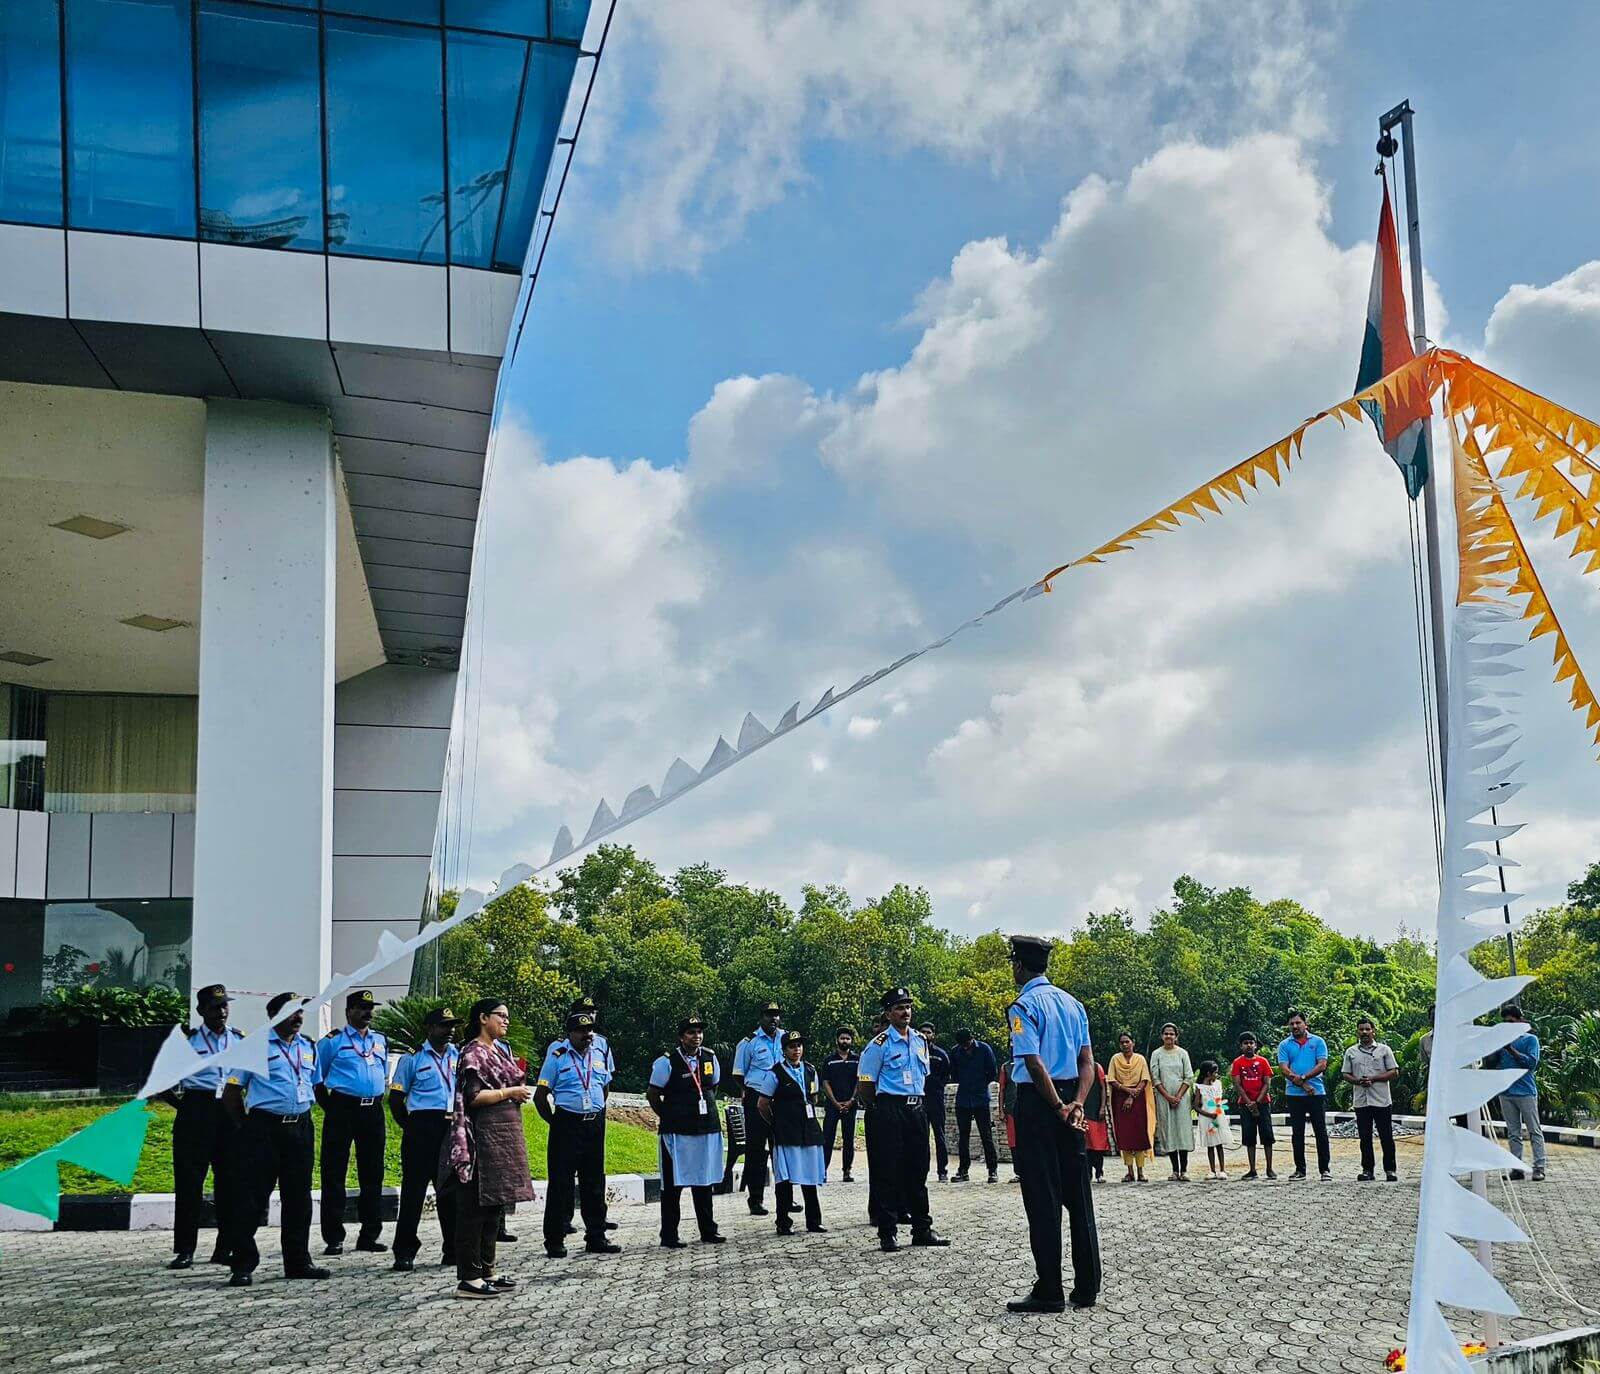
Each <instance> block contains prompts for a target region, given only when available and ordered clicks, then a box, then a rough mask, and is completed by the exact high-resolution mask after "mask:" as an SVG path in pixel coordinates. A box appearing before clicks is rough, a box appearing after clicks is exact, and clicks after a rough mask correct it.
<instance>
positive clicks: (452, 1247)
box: [394, 1111, 456, 1264]
mask: <svg viewBox="0 0 1600 1374" xmlns="http://www.w3.org/2000/svg"><path fill="white" fill-rule="evenodd" d="M449 1137H450V1117H449V1115H448V1114H447V1113H445V1112H443V1111H421V1112H408V1113H407V1114H406V1124H405V1127H404V1129H402V1130H401V1132H400V1218H399V1220H398V1221H396V1222H395V1224H394V1257H395V1258H396V1259H397V1260H401V1259H415V1258H416V1257H417V1252H418V1251H419V1250H421V1249H422V1240H421V1238H420V1237H419V1236H418V1235H417V1226H418V1224H419V1223H420V1222H421V1221H422V1204H423V1203H424V1202H425V1201H426V1200H427V1197H428V1185H429V1184H430V1183H434V1180H435V1179H436V1178H437V1177H438V1174H439V1152H440V1150H441V1149H442V1148H443V1146H444V1142H445V1141H446V1140H448V1139H449ZM433 1199H434V1205H435V1206H436V1207H437V1209H438V1212H439V1236H440V1240H441V1241H442V1245H441V1255H440V1258H441V1260H442V1261H443V1262H444V1263H445V1264H454V1263H455V1253H456V1199H455V1193H454V1191H452V1190H449V1189H447V1190H445V1191H444V1192H440V1191H439V1188H438V1185H437V1184H436V1183H435V1184H434V1190H433Z"/></svg>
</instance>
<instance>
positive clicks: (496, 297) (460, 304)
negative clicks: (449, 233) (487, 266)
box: [450, 267, 522, 359]
mask: <svg viewBox="0 0 1600 1374" xmlns="http://www.w3.org/2000/svg"><path fill="white" fill-rule="evenodd" d="M521 285H522V278H521V277H520V276H518V275H517V274H516V273H514V272H482V271H479V270H477V269H476V268H472V267H452V268H451V269H450V351H451V352H452V353H461V354H467V355H472V356H476V357H481V358H485V359H488V358H499V357H501V356H503V355H504V353H505V348H506V335H507V333H508V331H509V330H510V328H511V318H512V315H513V314H514V313H515V311H516V308H517V291H518V288H519V287H520V286H521Z"/></svg>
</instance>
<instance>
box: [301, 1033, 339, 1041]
mask: <svg viewBox="0 0 1600 1374" xmlns="http://www.w3.org/2000/svg"><path fill="white" fill-rule="evenodd" d="M295 1038H296V1039H297V1040H305V1039H309V1037H308V1036H304V1035H299V1036H296V1037H295ZM322 1038H323V1039H324V1040H337V1039H338V1038H339V1032H338V1031H329V1032H328V1033H327V1034H326V1035H325V1036H323V1037H322Z"/></svg>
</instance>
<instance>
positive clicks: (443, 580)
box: [366, 556, 468, 602]
mask: <svg viewBox="0 0 1600 1374" xmlns="http://www.w3.org/2000/svg"><path fill="white" fill-rule="evenodd" d="M366 568H367V586H368V588H369V589H370V590H371V591H372V594H373V597H374V599H376V597H377V595H378V593H379V592H391V591H393V592H421V593H425V594H428V595H435V594H436V595H439V596H447V597H449V598H450V599H451V600H456V599H460V600H461V601H463V602H464V601H465V600H466V597H467V585H468V584H467V575H466V573H464V572H441V571H439V570H438V569H436V568H416V567H410V566H400V565H396V564H393V563H382V562H379V561H377V560H376V559H374V558H372V557H370V556H369V557H368V558H367V561H366Z"/></svg>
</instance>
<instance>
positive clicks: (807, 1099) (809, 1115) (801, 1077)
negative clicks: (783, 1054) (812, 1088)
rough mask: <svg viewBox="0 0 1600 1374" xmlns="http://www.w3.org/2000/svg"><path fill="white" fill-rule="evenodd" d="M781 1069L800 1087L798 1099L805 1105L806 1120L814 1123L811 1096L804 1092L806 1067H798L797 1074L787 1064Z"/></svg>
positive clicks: (813, 1108)
mask: <svg viewBox="0 0 1600 1374" xmlns="http://www.w3.org/2000/svg"><path fill="white" fill-rule="evenodd" d="M783 1067H784V1069H785V1070H786V1071H787V1072H788V1074H789V1077H790V1078H792V1079H794V1081H795V1082H796V1083H798V1084H799V1085H800V1099H801V1101H802V1102H804V1103H805V1107H806V1120H807V1121H815V1120H816V1119H817V1108H816V1104H815V1103H814V1102H812V1100H811V1094H810V1093H809V1092H808V1091H807V1090H806V1066H805V1065H804V1064H802V1065H800V1072H799V1073H796V1072H795V1071H794V1069H793V1068H792V1067H791V1066H790V1065H788V1064H785V1065H784V1066H783Z"/></svg>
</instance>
